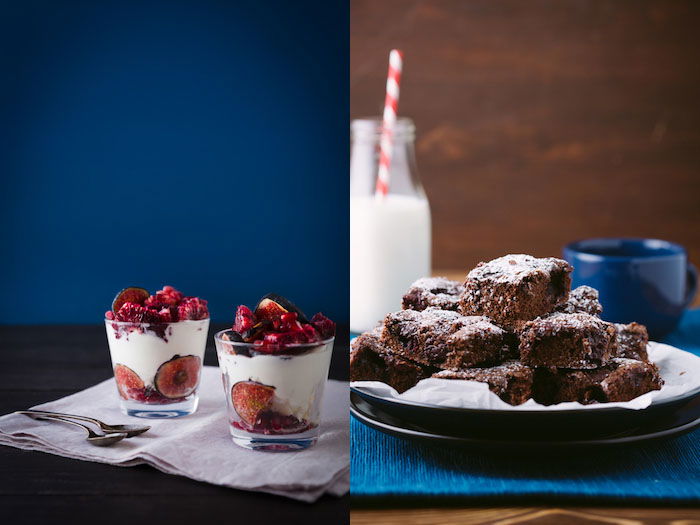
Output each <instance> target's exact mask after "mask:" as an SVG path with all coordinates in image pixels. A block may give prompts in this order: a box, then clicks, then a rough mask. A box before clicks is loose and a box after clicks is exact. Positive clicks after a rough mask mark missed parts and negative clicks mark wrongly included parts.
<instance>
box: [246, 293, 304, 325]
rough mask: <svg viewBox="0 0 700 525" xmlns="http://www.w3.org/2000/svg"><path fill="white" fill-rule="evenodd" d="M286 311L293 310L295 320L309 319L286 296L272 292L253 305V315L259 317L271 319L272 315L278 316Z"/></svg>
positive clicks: (301, 321)
mask: <svg viewBox="0 0 700 525" xmlns="http://www.w3.org/2000/svg"><path fill="white" fill-rule="evenodd" d="M287 312H294V313H295V314H297V320H298V321H299V322H300V323H302V324H306V323H308V322H309V319H308V318H307V317H306V315H304V312H302V311H301V309H300V308H299V307H298V306H297V305H295V304H294V303H293V302H292V301H290V300H289V299H287V298H286V297H283V296H281V295H277V294H274V293H269V294H267V295H265V296H263V298H262V299H260V301H259V302H258V305H257V306H256V307H255V315H256V316H257V317H258V318H259V319H270V320H272V319H273V318H274V317H279V316H280V315H282V314H285V313H287Z"/></svg>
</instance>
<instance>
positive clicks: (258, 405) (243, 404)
mask: <svg viewBox="0 0 700 525" xmlns="http://www.w3.org/2000/svg"><path fill="white" fill-rule="evenodd" d="M274 396H275V387H274V386H268V385H263V384H262V383H258V382H256V381H239V382H238V383H236V384H235V385H233V387H231V401H232V402H233V408H234V410H235V411H236V413H237V414H238V415H239V416H241V419H242V420H243V422H245V423H247V424H248V425H249V426H254V425H255V423H256V422H257V421H258V420H259V419H260V416H261V414H262V413H263V412H265V411H266V410H269V409H270V407H271V406H272V398H273V397H274Z"/></svg>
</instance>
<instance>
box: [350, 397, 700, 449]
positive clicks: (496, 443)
mask: <svg viewBox="0 0 700 525" xmlns="http://www.w3.org/2000/svg"><path fill="white" fill-rule="evenodd" d="M350 413H351V414H352V416H353V417H354V418H355V419H357V420H358V421H360V422H362V423H364V424H365V425H367V426H369V427H372V428H374V429H376V430H379V431H380V432H384V433H385V434H389V435H392V436H396V437H399V438H403V439H411V440H416V441H422V442H428V443H433V444H435V443H439V444H443V445H450V446H459V447H467V448H475V449H480V450H494V451H498V453H499V454H500V453H504V451H511V452H512V453H517V454H522V453H530V452H532V451H534V450H536V451H538V452H539V453H541V452H543V451H544V452H548V453H557V452H562V451H570V450H571V449H572V448H576V449H585V448H596V449H597V448H600V447H615V446H620V445H629V444H632V443H642V442H652V441H658V440H665V439H669V438H672V437H678V436H681V435H683V434H686V433H688V432H690V431H692V430H694V429H696V428H698V427H700V417H697V418H695V419H693V420H691V421H687V422H685V423H684V424H680V425H671V426H668V424H667V423H668V422H667V421H666V422H663V421H661V420H659V421H657V423H656V424H648V425H646V426H642V427H638V428H635V429H630V430H628V431H627V432H624V433H621V434H617V435H610V436H607V437H604V438H591V439H544V440H534V439H521V436H520V433H519V432H516V431H514V429H511V431H510V432H509V433H506V434H503V435H501V436H498V437H494V436H491V437H484V436H481V435H473V434H461V435H460V434H450V433H439V432H435V431H433V430H430V429H427V428H425V427H421V426H419V425H416V424H414V423H410V422H406V421H403V420H401V419H399V418H397V417H395V416H392V415H391V414H388V413H386V412H384V411H382V410H381V409H380V408H378V407H376V406H374V405H371V404H369V403H368V402H367V401H365V400H364V399H363V398H362V397H361V396H359V395H357V394H356V393H354V392H351V393H350ZM514 434H515V435H517V439H503V437H504V436H513V435H514Z"/></svg>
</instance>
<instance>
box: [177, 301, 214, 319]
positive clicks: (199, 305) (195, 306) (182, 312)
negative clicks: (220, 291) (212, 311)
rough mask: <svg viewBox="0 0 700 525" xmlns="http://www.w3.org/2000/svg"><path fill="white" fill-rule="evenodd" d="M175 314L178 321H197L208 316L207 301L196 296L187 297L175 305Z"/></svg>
mask: <svg viewBox="0 0 700 525" xmlns="http://www.w3.org/2000/svg"><path fill="white" fill-rule="evenodd" d="M177 316H178V318H179V319H180V321H184V320H189V321H198V320H200V319H206V318H207V317H209V310H208V309H207V302H206V301H205V300H204V299H200V298H198V297H187V298H185V299H183V301H182V302H181V303H180V305H179V306H178V307H177Z"/></svg>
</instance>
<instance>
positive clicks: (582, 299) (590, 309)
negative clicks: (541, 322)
mask: <svg viewBox="0 0 700 525" xmlns="http://www.w3.org/2000/svg"><path fill="white" fill-rule="evenodd" d="M557 311H559V312H564V313H568V314H574V313H578V312H581V313H586V314H590V315H599V314H600V313H601V312H602V311H603V306H602V305H601V304H600V301H599V300H598V290H596V289H595V288H591V287H590V286H579V287H578V288H574V289H573V290H571V293H569V299H568V300H567V301H566V302H565V303H563V304H562V305H560V306H559V307H558V308H557Z"/></svg>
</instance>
